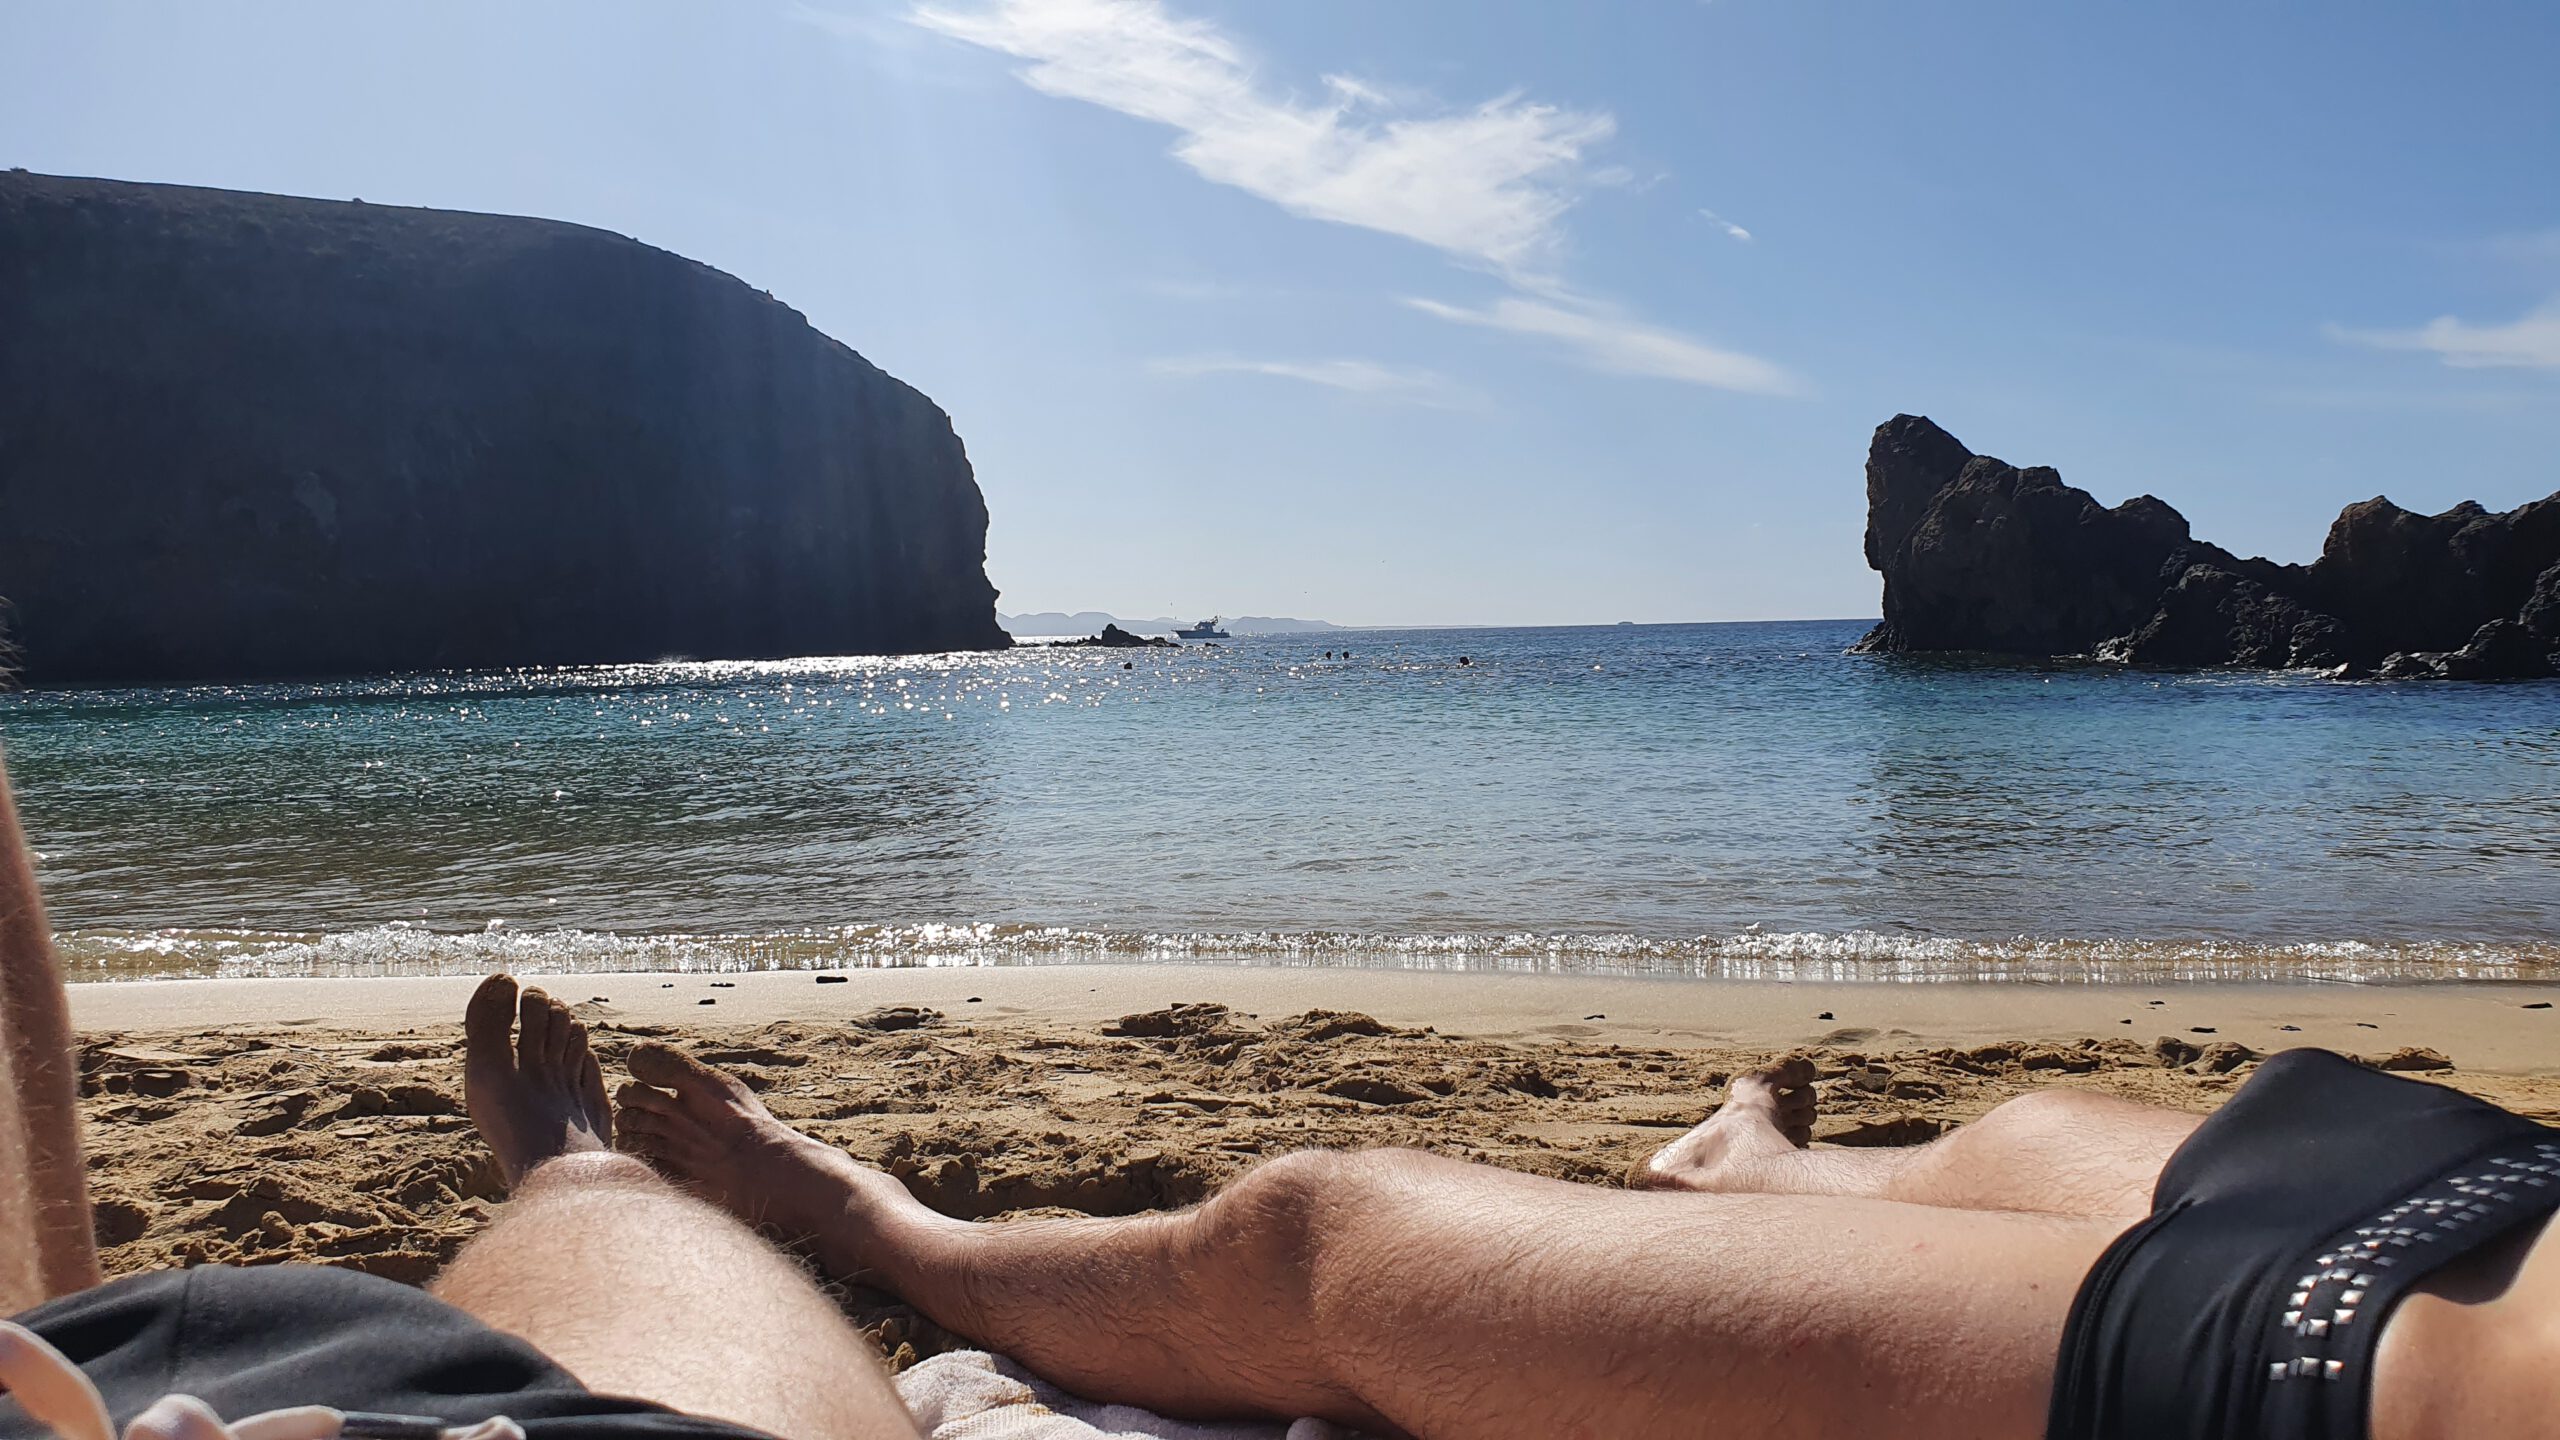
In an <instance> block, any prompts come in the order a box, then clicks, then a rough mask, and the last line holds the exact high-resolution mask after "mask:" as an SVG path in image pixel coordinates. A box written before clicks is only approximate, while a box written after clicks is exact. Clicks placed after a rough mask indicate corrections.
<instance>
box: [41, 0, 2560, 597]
mask: <svg viewBox="0 0 2560 1440" xmlns="http://www.w3.org/2000/svg"><path fill="white" fill-rule="evenodd" d="M2555 56H2560V6H2552V5H2549V4H2545V3H2540V0H2526V3H2514V4H2504V5H2501V4H2491V3H2478V4H2463V5H2448V6H2428V5H2416V4H2410V5H2396V6H2395V5H2382V4H2336V5H2311V4H2307V3H2293V4H2279V3H2265V0H2237V3H2234V0H2215V3H2193V4H2170V3H2161V4H2146V5H2111V6H2095V5H2079V4H2054V3H2049V0H2020V3H1964V0H1946V3H1931V4H1918V3H1908V0H1872V3H1855V0H1823V3H1815V0H1715V3H1712V4H1701V3H1693V0H1659V3H1624V4H1615V5H1601V4H1592V5H1566V4H1561V3H1547V0H1451V3H1438V0H1399V3H1394V4H1379V3H1336V0H1289V3H1262V4H1234V3H1225V4H1221V3H1209V0H1161V3H1158V0H924V3H921V4H918V3H861V0H806V3H799V4H786V5H783V6H779V7H768V6H762V5H754V4H722V5H718V6H709V5H691V4H644V3H625V0H615V3H609V4H608V3H593V4H567V3H561V4H551V3H491V4H471V3H455V0H438V3H434V4H382V5H372V4H367V5H348V4H340V3H328V4H310V5H290V4H258V5H238V6H233V5H223V4H193V5H185V6H172V5H157V4H154V5H126V4H117V3H102V0H65V3H53V0H38V3H26V0H17V3H12V4H11V5H10V6H8V7H7V8H6V9H5V10H0V164H8V165H24V166H26V167H28V168H30V169H34V170H41V171H50V172H57V173H69V174H89V175H107V176H115V177H120V178H126V179H135V180H160V181H173V182H182V183H190V184H203V185H220V186H231V187H238V188H246V189H261V190H275V191H284V192H289V193H295V194H305V195H320V196H337V197H343V196H362V197H364V198H365V199H367V200H370V201H374V202H377V203H392V204H415V205H434V206H447V207H454V208H461V209H473V210H492V211H503V212H510V213H518V214H528V215H543V216H552V217H556V218H560V219H565V220H575V221H579V222H582V223H586V224H590V225H597V226H602V227H605V228H607V229H612V230H617V231H621V232H624V233H627V234H631V235H635V236H637V237H639V238H640V239H642V240H645V241H648V242H650V243H652V244H656V245H661V246H664V247H666V248H668V249H671V250H675V251H678V252H681V253H683V254H686V255H690V256H693V257H695V258H697V259H701V260H704V261H706V262H708V263H710V264H713V265H716V266H718V267H720V268H721V269H723V270H727V271H729V272H731V273H732V274H735V275H738V276H739V277H741V278H743V279H745V280H746V281H748V282H749V283H751V284H754V285H757V286H759V287H762V288H766V289H770V290H771V291H773V292H774V293H775V294H776V295H778V296H780V297H782V298H783V299H785V300H787V301H788V302H790V303H791V304H793V305H795V306H797V307H798V308H799V309H800V310H802V311H803V312H804V313H806V314H807V315H808V316H809V317H810V319H811V321H812V322H813V323H815V324H816V325H817V326H818V327H819V328H820V329H822V330H824V331H826V332H827V333H829V334H831V335H834V336H836V337H837V338H838V339H841V340H843V341H845V342H846V343H848V344H850V345H852V346H853V347H854V348H856V349H858V350H860V351H862V352H863V353H864V354H865V355H867V356H869V357H870V358H871V359H872V360H874V361H875V362H877V363H878V364H880V365H881V366H883V367H884V368H886V369H888V370H889V371H891V372H892V373H894V374H897V375H899V376H901V377H903V378H905V379H907V380H909V381H911V382H913V383H914V384H916V385H917V386H919V387H920V388H922V389H923V390H924V391H925V392H926V393H928V394H930V395H932V396H933V397H934V398H935V399H937V400H938V401H940V402H941V403H942V405H943V406H944V408H946V409H947V410H949V411H950V412H951V414H952V416H953V418H954V420H955V422H956V423H957V425H958V427H959V430H960V433H961V435H962V436H963V437H964V438H965V439H966V440H967V442H968V445H969V449H970V453H971V455H972V457H973V459H974V460H975V461H976V464H977V468H978V476H979V481H980V483H981V485H982V486H983V487H984V489H985V491H986V494H987V499H988V503H989V506H990V507H991V509H992V511H993V513H994V517H995V519H994V527H993V531H992V533H991V535H990V538H989V570H990V573H991V575H992V577H993V578H994V580H995V582H996V583H997V585H998V586H999V587H1001V588H1002V590H1003V592H1004V596H1003V599H1002V600H1001V601H1000V602H999V603H1000V604H1001V606H1002V607H1003V608H1005V609H1006V610H1009V611H1010V610H1025V609H1078V608H1093V609H1107V610H1113V611H1117V612H1120V613H1123V614H1132V615H1154V614H1163V613H1189V612H1195V611H1196V612H1201V613H1206V612H1208V611H1211V610H1220V611H1224V612H1226V613H1229V614H1234V613H1239V612H1242V613H1264V614H1297V615H1311V616H1321V617H1325V618H1330V619H1335V620H1341V621H1347V622H1355V623H1404V622H1412V623H1432V622H1490V623H1524V624H1526V623H1573V622H1600V621H1610V620H1617V619H1627V618H1632V619H1639V620H1700V619H1752V618H1768V617H1809V616H1855V615H1870V614H1873V613H1874V612H1875V607H1876V588H1877V587H1876V580H1875V577H1874V576H1873V575H1872V573H1871V572H1869V571H1867V570H1866V568H1865V566H1864V564H1863V563H1862V561H1861V560H1860V557H1859V533H1860V528H1861V526H1862V524H1863V521H1864V493H1863V490H1862V485H1861V477H1860V470H1859V466H1860V461H1861V459H1862V458H1863V455H1864V451H1865V446H1866V438H1867V434H1868V432H1869V430H1870V429H1871V428H1872V427H1873V426H1874V425H1875V424H1876V423H1877V422H1878V421H1880V420H1882V419H1884V418H1885V417H1887V416H1889V415H1891V414H1893V413H1894V412H1896V411H1901V410H1909V411H1916V412H1920V413H1925V414H1929V415H1932V416H1934V417H1936V418H1937V419H1938V420H1939V421H1940V422H1941V423H1943V424H1945V425H1946V426H1947V427H1948V428H1950V429H1951V430H1953V431H1954V432H1955V433H1956V434H1957V435H1959V436H1961V437H1962V438H1964V439H1965V440H1966V442H1967V443H1969V444H1971V445H1972V446H1973V447H1974V448H1975V449H1977V450H1980V451H1984V452H1988V453H1994V454H1998V455H2001V456H2003V457H2005V458H2007V459H2010V460H2014V461H2017V462H2019V463H2021V464H2036V463H2043V464H2053V465H2057V466H2059V467H2061V469H2062V471H2063V474H2064V477H2065V478H2066V479H2068V480H2070V481H2072V482H2073V483H2076V484H2080V485H2083V486H2086V487H2088V488H2090V489H2092V490H2094V491H2095V492H2096V493H2097V494H2098V495H2099V496H2100V497H2101V498H2102V499H2105V500H2108V501H2110V502H2112V501H2114V500H2118V499H2121V498H2123V497H2124V496H2126V495H2129V494H2132V493H2135V492H2138V491H2143V490H2148V491H2151V492H2152V493H2155V494H2158V495H2160V496H2161V497H2163V498H2164V499H2167V500H2169V501H2170V502H2171V503H2173V504H2175V505H2177V506H2178V507H2179V508H2180V509H2181V510H2183V511H2185V512H2186V514H2187V515H2188V516H2189V517H2190V518H2191V519H2192V520H2193V521H2194V522H2195V524H2196V527H2197V529H2198V531H2199V532H2200V533H2202V534H2204V535H2206V536H2207V537H2209V538H2212V539H2216V540H2219V541H2221V542H2223V543H2225V544H2228V545H2230V546H2231V547H2232V548H2234V549H2238V550H2241V551H2244V552H2259V553H2265V554H2269V555H2272V556H2274V557H2276V558H2278V559H2287V560H2301V559H2309V558H2310V557H2311V556H2312V555H2313V554H2315V553H2316V552H2317V550H2318V546H2319V542H2320V538H2321V535H2322V533H2323V532H2324V530H2325V528H2326V525H2327V522H2328V519H2329V517H2330V516H2331V515H2333V514H2334V513H2335V511H2336V509H2337V507H2338V506H2340V505H2342V504H2344V503H2346V502H2348V501H2352V500H2357V499H2362V498H2364V497H2366V496H2370V495H2374V494H2389V495H2390V496H2391V497H2392V498H2394V499H2396V500H2398V501H2400V502H2401V503H2403V504H2407V505H2411V506H2413V507H2417V508H2421V509H2427V510H2434V509H2440V508H2442V507H2443V506H2446V505H2449V504H2451V503H2453V502H2454V501H2456V500H2459V499H2463V498H2477V499H2479V500H2481V501H2483V502H2485V503H2488V504H2490V505H2493V506H2497V507H2501V508H2503V507H2505V506H2509V505H2513V504H2516V503H2518V502H2520V501H2522V500H2525V499H2529V498H2533V497H2537V496H2540V495H2542V494H2546V493H2549V492H2550V491H2552V490H2553V489H2554V488H2555V487H2560V459H2555V457H2556V456H2560V443H2555V442H2560V84H2555V83H2554V82H2553V72H2552V65H2553V60H2554V57H2555Z"/></svg>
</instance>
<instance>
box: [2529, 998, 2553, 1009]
mask: <svg viewBox="0 0 2560 1440" xmlns="http://www.w3.org/2000/svg"><path fill="white" fill-rule="evenodd" d="M2524 1008H2526V1009H2527V1010H2548V1009H2550V1008H2551V1002H2550V1001H2548V1000H2528V1001H2526V1002H2525V1005H2524Z"/></svg>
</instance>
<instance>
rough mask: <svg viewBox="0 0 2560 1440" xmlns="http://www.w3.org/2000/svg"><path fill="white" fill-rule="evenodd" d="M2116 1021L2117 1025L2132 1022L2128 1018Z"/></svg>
mask: <svg viewBox="0 0 2560 1440" xmlns="http://www.w3.org/2000/svg"><path fill="white" fill-rule="evenodd" d="M2116 1023H2117V1024H2119V1025H2130V1024H2132V1023H2133V1022H2132V1021H2130V1020H2119V1021H2117V1022H2116Z"/></svg>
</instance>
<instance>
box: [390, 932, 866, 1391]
mask: <svg viewBox="0 0 2560 1440" xmlns="http://www.w3.org/2000/svg"><path fill="white" fill-rule="evenodd" d="M465 1029H466V1033H467V1035H468V1040H469V1049H468V1054H467V1059H466V1065H465V1070H464V1083H465V1090H466V1092H467V1094H468V1097H469V1100H470V1108H471V1116H472V1120H473V1122H474V1123H475V1124H477V1125H478V1126H479V1127H480V1130H481V1133H482V1134H483V1135H485V1136H486V1137H487V1138H488V1140H489V1142H490V1148H491V1149H492V1150H493V1151H495V1152H496V1154H497V1157H498V1166H499V1169H500V1171H501V1172H502V1173H503V1174H504V1175H505V1176H506V1179H507V1183H508V1185H509V1186H510V1187H511V1191H512V1195H511V1198H510V1199H509V1201H508V1203H507V1206H506V1209H505V1210H504V1211H503V1212H502V1213H501V1214H500V1216H499V1218H498V1220H497V1222H496V1223H495V1224H494V1225H492V1226H491V1227H490V1228H489V1229H488V1231H487V1232H486V1233H484V1234H482V1235H481V1236H480V1237H479V1238H478V1239H476V1240H474V1241H473V1242H472V1243H471V1245H470V1247H469V1248H467V1249H465V1250H464V1251H463V1252H462V1254H460V1255H459V1256H457V1257H455V1259H454V1262H453V1264H452V1265H451V1266H450V1267H448V1268H447V1269H446V1271H445V1273H444V1274H443V1276H441V1277H440V1278H439V1279H438V1280H437V1281H436V1284H435V1290H436V1293H437V1294H439V1295H441V1296H442V1297H443V1298H444V1299H446V1300H448V1301H450V1302H452V1303H453V1304H455V1305H457V1306H459V1307H461V1308H462V1309H464V1310H467V1311H470V1312H471V1313H472V1314H473V1315H476V1316H478V1317H479V1318H480V1319H481V1320H483V1321H485V1322H487V1323H488V1324H491V1325H494V1326H496V1327H497V1328H499V1329H501V1330H506V1331H510V1332H513V1333H515V1334H518V1335H521V1336H523V1337H525V1338H526V1339H528V1340H530V1341H532V1342H533V1343H534V1344H535V1345H536V1346H538V1347H540V1348H541V1349H542V1350H543V1351H544V1353H546V1354H548V1355H550V1356H551V1357H552V1358H553V1359H554V1360H557V1361H559V1362H560V1364H561V1365H563V1366H565V1367H566V1368H567V1369H568V1370H569V1372H570V1373H571V1374H573V1375H576V1376H577V1377H578V1378H579V1379H580V1380H581V1381H583V1382H585V1383H586V1385H587V1387H588V1388H590V1389H592V1390H595V1391H598V1392H599V1393H603V1394H611V1395H625V1396H634V1397H637V1398H639V1399H643V1400H654V1401H656V1402H658V1403H659V1404H661V1405H666V1406H669V1407H672V1408H674V1409H677V1410H682V1411H685V1412H686V1413H688V1414H694V1415H705V1416H710V1417H713V1418H716V1419H722V1420H729V1421H734V1422H736V1423H738V1424H742V1425H747V1426H752V1427H754V1428H756V1429H759V1430H764V1431H766V1432H768V1433H770V1434H773V1435H777V1436H782V1437H784V1440H820V1437H825V1440H844V1437H863V1440H868V1437H875V1436H876V1437H891V1436H895V1437H899V1440H913V1437H914V1436H915V1434H916V1431H915V1426H914V1424H913V1422H912V1421H911V1420H909V1418H908V1416H907V1413H906V1410H905V1408H904V1407H903V1406H901V1405H900V1404H899V1403H898V1398H897V1394H896V1392H895V1391H894V1390H893V1389H892V1388H891V1387H890V1385H889V1381H888V1376H887V1373H886V1371H885V1370H884V1369H883V1367H882V1365H881V1363H880V1355H879V1352H878V1350H877V1349H876V1348H875V1347H873V1346H872V1344H871V1343H870V1341H869V1340H867V1339H865V1338H864V1337H863V1336H862V1334H861V1333H860V1332H859V1331H856V1330H855V1329H854V1328H853V1327H852V1325H851V1324H850V1323H848V1322H847V1321H846V1320H845V1318H844V1315H843V1313H842V1312H841V1311H839V1310H838V1309H837V1308H836V1306H835V1305H834V1304H833V1302H831V1301H829V1300H828V1299H827V1297H826V1296H824V1295H823V1294H821V1293H819V1291H818V1288H817V1286H816V1285H815V1284H813V1283H812V1282H811V1280H810V1278H809V1276H808V1274H807V1273H806V1272H805V1271H803V1270H802V1269H801V1268H800V1267H799V1266H798V1265H796V1264H794V1263H793V1262H792V1261H791V1260H790V1259H788V1258H787V1257H785V1256H784V1255H783V1254H782V1253H781V1252H779V1251H777V1250H775V1249H774V1248H773V1247H772V1246H770V1245H767V1244H766V1243H765V1242H763V1241H762V1240H759V1239H757V1238H756V1237H755V1236H754V1235H753V1234H752V1233H750V1232H749V1231H748V1230H747V1228H746V1227H745V1226H743V1225H741V1224H739V1223H738V1222H737V1221H736V1220H734V1219H732V1218H730V1217H729V1216H727V1215H724V1214H722V1213H721V1212H720V1211H718V1210H716V1209H714V1208H712V1207H711V1206H709V1205H706V1204H704V1203H703V1202H702V1201H700V1200H697V1199H694V1198H693V1197H691V1196H688V1195H685V1194H683V1193H682V1192H680V1191H678V1190H677V1189H676V1188H675V1187H674V1186H672V1185H670V1184H669V1183H668V1182H667V1181H666V1180H665V1179H663V1178H662V1177H660V1176H659V1175H658V1174H657V1173H656V1172H655V1171H652V1170H651V1169H650V1168H649V1167H648V1166H647V1165H646V1164H644V1163H642V1162H641V1161H638V1160H635V1159H633V1158H631V1157H630V1156H627V1155H618V1154H615V1153H613V1151H612V1150H611V1149H610V1148H609V1146H610V1142H611V1139H612V1120H611V1113H610V1111H609V1109H608V1108H607V1104H606V1100H605V1093H604V1081H603V1077H602V1075H601V1074H600V1073H599V1072H598V1070H597V1067H596V1062H595V1057H594V1055H593V1054H592V1053H591V1052H590V1051H589V1049H588V1047H587V1035H586V1027H585V1026H584V1025H582V1024H580V1023H579V1022H578V1020H577V1018H576V1017H575V1016H573V1015H571V1014H570V1013H569V1012H568V1010H567V1009H566V1008H565V1007H563V1006H562V1005H561V1004H560V1003H559V1002H558V1001H556V1000H554V999H552V998H551V997H549V996H547V995H545V994H543V993H542V992H541V991H539V990H527V991H524V992H523V993H522V995H521V997H519V995H518V993H517V989H516V985H515V982H514V981H513V980H510V979H508V978H507V977H505V976H493V977H492V978H491V979H490V980H488V981H487V982H485V983H484V984H483V985H482V986H481V987H480V989H479V991H478V993H476V994H475V995H473V996H472V1000H471V1009H470V1012H469V1014H468V1016H467V1017H466V1020H465Z"/></svg>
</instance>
